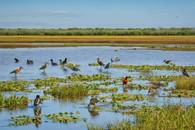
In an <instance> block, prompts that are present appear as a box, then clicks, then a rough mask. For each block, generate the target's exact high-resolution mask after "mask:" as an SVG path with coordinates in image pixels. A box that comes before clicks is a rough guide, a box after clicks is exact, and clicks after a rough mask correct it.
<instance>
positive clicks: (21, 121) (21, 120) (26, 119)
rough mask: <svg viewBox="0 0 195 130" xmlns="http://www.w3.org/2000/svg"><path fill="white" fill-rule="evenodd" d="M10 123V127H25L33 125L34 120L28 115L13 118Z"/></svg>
mask: <svg viewBox="0 0 195 130" xmlns="http://www.w3.org/2000/svg"><path fill="white" fill-rule="evenodd" d="M10 121H11V123H10V124H9V125H10V126H23V125H28V124H32V123H33V118H32V117H30V116H26V115H20V116H15V117H11V119H10Z"/></svg>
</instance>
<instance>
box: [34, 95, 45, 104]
mask: <svg viewBox="0 0 195 130" xmlns="http://www.w3.org/2000/svg"><path fill="white" fill-rule="evenodd" d="M42 101H43V100H42V99H41V97H40V95H37V96H36V98H35V100H34V106H38V105H39V104H42Z"/></svg>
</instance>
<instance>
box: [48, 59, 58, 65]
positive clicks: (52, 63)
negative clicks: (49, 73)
mask: <svg viewBox="0 0 195 130" xmlns="http://www.w3.org/2000/svg"><path fill="white" fill-rule="evenodd" d="M50 61H51V65H52V66H57V65H58V64H57V63H55V62H54V61H53V59H50Z"/></svg>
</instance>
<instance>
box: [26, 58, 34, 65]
mask: <svg viewBox="0 0 195 130" xmlns="http://www.w3.org/2000/svg"><path fill="white" fill-rule="evenodd" d="M33 63H34V62H33V60H30V59H27V60H26V64H27V65H32V64H33Z"/></svg>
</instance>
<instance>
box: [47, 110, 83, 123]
mask: <svg viewBox="0 0 195 130" xmlns="http://www.w3.org/2000/svg"><path fill="white" fill-rule="evenodd" d="M78 115H79V112H75V113H73V112H63V113H62V112H60V113H57V114H48V115H47V118H48V119H51V120H52V121H54V122H60V123H68V122H77V121H79V120H80V117H79V116H78Z"/></svg>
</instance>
